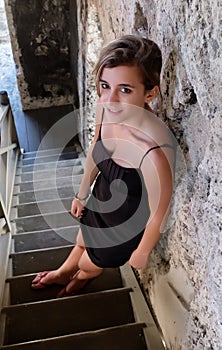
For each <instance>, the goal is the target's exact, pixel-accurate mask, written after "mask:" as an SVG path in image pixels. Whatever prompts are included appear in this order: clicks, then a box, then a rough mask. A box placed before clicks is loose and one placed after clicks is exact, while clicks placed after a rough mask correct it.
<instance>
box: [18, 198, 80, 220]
mask: <svg viewBox="0 0 222 350" xmlns="http://www.w3.org/2000/svg"><path fill="white" fill-rule="evenodd" d="M72 200H73V196H72V197H70V198H65V199H62V200H60V199H59V200H49V201H43V202H41V203H40V202H38V203H27V204H19V205H17V206H16V208H17V216H18V218H19V217H27V216H33V215H40V214H52V213H59V212H64V211H70V208H71V204H72Z"/></svg>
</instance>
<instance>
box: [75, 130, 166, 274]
mask: <svg viewBox="0 0 222 350" xmlns="http://www.w3.org/2000/svg"><path fill="white" fill-rule="evenodd" d="M162 146H165V145H162ZM159 147H161V146H156V147H152V148H150V149H149V150H148V151H147V152H146V153H145V154H144V156H143V157H142V159H141V161H140V165H139V167H138V168H126V167H123V166H121V165H118V164H117V163H116V162H115V161H114V160H113V159H112V158H111V157H110V156H109V154H108V153H107V151H106V149H105V147H104V145H103V142H102V140H101V127H100V132H99V136H98V140H97V142H96V143H95V145H94V148H93V152H92V157H93V160H94V162H95V164H96V165H97V167H98V169H99V171H100V172H99V175H98V176H97V178H96V181H95V184H94V187H93V191H92V195H91V196H90V198H89V200H88V202H87V204H86V207H85V210H84V212H83V217H82V218H81V220H80V226H81V230H82V235H83V239H84V243H85V246H86V250H87V252H88V255H89V257H90V259H91V261H92V262H93V263H94V264H95V265H97V266H99V267H103V268H105V267H119V266H121V265H123V264H125V263H126V262H127V261H128V260H129V258H130V256H131V254H132V252H133V251H134V250H135V249H136V248H137V246H138V244H139V243H140V241H141V238H142V236H143V233H144V229H145V226H146V224H147V221H148V219H149V215H150V211H149V203H148V194H147V190H146V187H145V184H144V179H143V175H142V171H141V169H140V168H141V165H142V161H143V159H144V157H145V156H146V155H147V154H148V153H149V152H150V151H151V150H152V149H155V148H159ZM129 151H130V150H129Z"/></svg>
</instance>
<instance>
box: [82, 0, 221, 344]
mask: <svg viewBox="0 0 222 350" xmlns="http://www.w3.org/2000/svg"><path fill="white" fill-rule="evenodd" d="M77 3H78V20H79V28H80V31H79V40H80V43H81V44H80V47H81V46H82V48H84V50H83V51H84V55H83V54H81V55H80V56H79V67H80V69H79V72H80V76H79V77H80V79H79V83H80V86H79V91H80V100H81V102H82V103H83V104H85V105H90V106H91V107H92V106H93V105H94V104H95V99H96V95H95V91H94V84H93V82H92V76H91V70H92V66H93V64H94V63H95V60H96V54H97V53H98V52H99V50H100V48H101V44H102V43H107V42H108V41H110V40H112V39H114V38H116V37H119V36H120V35H122V34H130V33H133V34H141V35H145V36H148V37H149V38H151V39H152V40H154V41H156V42H157V43H158V45H159V46H160V48H161V50H162V53H163V74H162V85H161V89H162V94H163V107H162V114H161V117H162V118H163V119H164V120H165V121H166V123H167V124H168V125H169V126H170V128H171V130H172V131H173V133H174V135H175V137H176V138H177V140H178V142H179V144H180V146H181V149H182V151H183V154H184V158H185V162H186V167H187V182H186V187H187V191H186V193H185V197H184V199H183V201H181V202H180V203H179V204H178V208H177V217H176V218H175V220H174V222H173V223H172V225H171V226H170V228H169V229H168V230H167V232H166V233H164V235H163V236H162V239H161V240H160V242H159V243H158V245H157V247H156V248H155V250H154V251H153V253H152V256H151V258H150V261H149V266H148V268H147V269H146V270H145V271H139V276H140V279H141V282H142V284H143V286H144V290H145V291H146V295H147V298H148V300H149V302H150V305H151V307H152V308H153V312H154V314H155V317H156V319H157V321H158V323H159V326H160V328H161V330H162V332H163V336H164V339H165V341H166V344H167V346H168V347H169V349H174V350H179V349H183V350H193V349H198V350H203V349H204V350H208V349H213V350H220V349H222V319H221V317H222V290H221V288H222V287H221V286H222V277H221V276H222V268H221V266H222V264H221V259H222V241H221V193H220V188H221V182H222V178H221V172H220V171H219V169H220V167H219V165H220V159H221V149H222V148H221V146H222V142H221V141H222V140H221V130H222V122H221V86H222V84H221V75H222V57H221V56H222V55H221V40H219V39H221V20H222V19H221V7H220V3H219V1H211V0H189V1H188V0H187V1H176V2H175V1H173V0H161V1H157V0H137V1H135V0H130V1H129V0H122V1H119V0H112V1H107V0H105V1H102V0H89V1H86V0H84V1H77ZM101 39H102V40H101ZM81 87H82V90H81ZM83 90H84V91H83ZM91 109H92V108H90V110H91ZM92 125H93V113H89V118H88V122H87V124H85V127H86V128H87V130H88V133H89V135H91V136H92V135H93V127H92Z"/></svg>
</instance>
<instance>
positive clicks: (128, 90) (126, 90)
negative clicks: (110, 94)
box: [120, 87, 132, 94]
mask: <svg viewBox="0 0 222 350" xmlns="http://www.w3.org/2000/svg"><path fill="white" fill-rule="evenodd" d="M120 91H121V92H123V93H124V94H130V93H131V92H132V90H131V89H129V88H127V87H122V88H121V89H120Z"/></svg>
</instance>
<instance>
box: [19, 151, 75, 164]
mask: <svg viewBox="0 0 222 350" xmlns="http://www.w3.org/2000/svg"><path fill="white" fill-rule="evenodd" d="M74 158H78V153H76V152H75V153H74V152H69V153H62V154H54V155H47V156H46V155H45V156H41V157H40V156H39V155H38V156H37V157H33V158H25V159H22V160H21V161H20V162H21V163H19V164H18V165H19V166H23V165H32V164H42V163H50V162H56V161H61V160H68V159H74Z"/></svg>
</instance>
